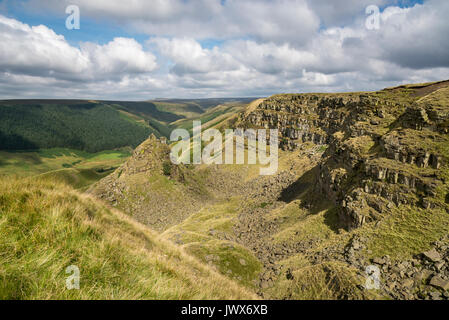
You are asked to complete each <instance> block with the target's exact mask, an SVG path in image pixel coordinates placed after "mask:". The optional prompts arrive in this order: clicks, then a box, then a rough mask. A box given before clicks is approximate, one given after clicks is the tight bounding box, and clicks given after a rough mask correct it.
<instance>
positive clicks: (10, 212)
mask: <svg viewBox="0 0 449 320" xmlns="http://www.w3.org/2000/svg"><path fill="white" fill-rule="evenodd" d="M71 265H75V266H77V267H78V268H79V269H80V289H79V290H68V289H67V288H66V279H67V277H68V276H69V274H66V273H65V270H66V268H67V267H68V266H71ZM252 298H256V296H255V295H254V294H252V293H251V292H249V291H247V290H246V289H244V288H242V287H240V286H239V285H238V284H236V283H234V282H233V281H231V280H229V279H228V278H226V277H224V276H222V275H219V274H218V273H217V272H215V271H213V270H212V269H210V268H209V267H207V266H205V265H203V264H201V263H200V262H199V261H197V260H195V259H194V258H193V257H191V256H189V255H187V254H186V253H184V252H183V251H182V250H181V249H179V248H177V247H175V246H174V245H173V244H171V243H169V242H166V241H163V240H161V239H158V237H157V236H156V234H155V233H153V231H151V230H149V229H148V228H146V227H144V226H142V225H140V224H138V223H137V222H135V221H133V220H131V219H130V218H128V217H127V216H125V215H124V214H122V213H120V212H118V211H115V210H111V209H108V208H106V207H105V206H104V205H103V204H101V203H99V202H98V201H97V200H94V199H93V198H90V197H89V196H86V195H83V194H80V193H78V192H76V191H74V190H73V189H71V188H70V187H68V186H66V185H64V184H61V183H58V182H55V181H51V180H48V179H42V178H39V179H36V178H34V179H30V178H28V179H15V178H7V179H3V180H2V181H0V299H252Z"/></svg>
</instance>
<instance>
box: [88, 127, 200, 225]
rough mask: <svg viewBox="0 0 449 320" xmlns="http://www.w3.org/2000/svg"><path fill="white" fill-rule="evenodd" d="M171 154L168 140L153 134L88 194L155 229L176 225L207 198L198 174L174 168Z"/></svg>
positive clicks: (185, 169)
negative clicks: (166, 141)
mask: <svg viewBox="0 0 449 320" xmlns="http://www.w3.org/2000/svg"><path fill="white" fill-rule="evenodd" d="M169 155H170V148H169V146H168V145H167V144H166V143H165V141H161V140H159V139H157V138H156V137H155V136H154V135H152V136H151V137H150V138H149V139H148V140H147V141H145V142H144V143H142V144H141V145H140V146H139V147H137V148H136V149H135V151H134V153H133V156H132V157H131V158H130V159H129V160H128V161H127V162H125V163H124V164H123V165H122V166H121V167H120V168H118V169H117V170H116V171H115V172H114V173H113V174H111V175H109V176H107V177H106V178H104V179H102V180H101V181H99V182H98V183H96V184H95V185H93V186H92V187H91V188H90V189H89V190H88V192H89V193H91V194H93V195H95V196H96V197H98V198H100V199H102V200H104V201H106V202H107V203H109V204H110V205H111V206H113V207H117V208H120V209H122V210H123V211H124V212H126V213H127V214H129V215H130V216H132V217H134V218H135V219H136V220H138V221H139V222H141V223H144V224H147V225H149V226H151V227H152V228H154V229H156V230H164V229H166V228H168V227H170V226H173V225H175V224H177V223H179V222H180V221H182V220H183V219H185V218H187V217H188V216H189V215H190V214H191V213H192V212H196V211H198V210H199V209H200V208H201V205H202V203H204V202H205V201H207V200H206V199H207V196H208V195H207V194H205V193H203V192H202V188H203V187H202V185H201V181H199V180H198V179H196V177H195V176H194V174H195V173H194V172H193V171H192V170H190V169H188V168H186V167H185V166H183V165H180V166H175V165H172V164H171V162H170V160H169Z"/></svg>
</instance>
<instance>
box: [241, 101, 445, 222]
mask: <svg viewBox="0 0 449 320" xmlns="http://www.w3.org/2000/svg"><path fill="white" fill-rule="evenodd" d="M448 114H449V113H448V112H447V110H446V112H445V111H444V108H442V107H441V106H440V107H439V108H435V107H432V104H429V103H427V104H426V105H422V103H421V104H420V103H417V102H413V101H411V100H410V102H407V101H405V102H401V103H398V102H395V99H392V98H391V97H389V96H388V95H386V93H383V92H380V93H373V94H339V95H326V94H320V95H318V94H303V95H279V96H274V97H272V98H270V99H267V100H265V101H264V102H263V103H261V104H260V105H259V106H258V108H257V109H255V110H253V111H252V112H251V113H249V114H242V115H241V117H240V119H239V121H238V124H237V125H238V126H243V127H251V128H266V129H269V128H277V129H279V134H280V137H279V141H280V145H281V147H282V148H283V149H284V150H295V149H297V148H298V147H299V146H301V145H302V144H304V143H306V142H308V143H314V144H316V145H327V146H329V147H328V149H327V151H326V153H325V154H324V156H323V159H322V161H321V162H320V163H319V171H318V172H319V173H318V177H317V181H318V182H317V186H316V192H319V193H323V194H325V195H326V197H327V198H328V199H331V200H333V201H334V203H335V204H336V205H338V206H339V207H340V211H341V214H340V217H341V222H342V223H343V224H344V225H345V226H346V227H347V228H350V229H351V228H357V227H360V226H362V225H364V224H365V223H367V222H369V221H373V220H375V219H378V218H379V217H381V216H382V215H383V214H385V213H386V212H388V210H389V209H390V208H391V206H393V205H394V206H400V205H420V206H421V207H423V208H426V209H428V208H433V207H435V206H438V200H435V199H434V198H436V197H437V191H436V190H437V189H438V186H440V185H441V183H442V179H440V178H439V177H438V175H437V172H438V170H440V169H441V168H442V166H445V165H446V157H447V154H445V153H444V152H443V151H444V150H446V149H445V144H449V141H448V137H447V136H442V135H441V126H442V124H444V123H446V122H447V121H448V119H449V118H448ZM375 197H378V198H379V199H375Z"/></svg>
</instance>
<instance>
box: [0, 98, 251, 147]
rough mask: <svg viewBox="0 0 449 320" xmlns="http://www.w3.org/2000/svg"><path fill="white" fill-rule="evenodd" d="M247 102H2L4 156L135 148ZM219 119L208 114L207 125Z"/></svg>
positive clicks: (0, 125)
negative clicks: (227, 106)
mask: <svg viewBox="0 0 449 320" xmlns="http://www.w3.org/2000/svg"><path fill="white" fill-rule="evenodd" d="M249 100H250V99H248V98H244V99H229V98H225V99H204V100H201V99H200V100H185V99H184V100H157V101H143V102H132V101H88V100H4V101H0V150H8V151H14V150H37V149H48V148H71V149H76V150H82V151H87V152H99V151H104V150H111V149H116V148H121V147H126V146H129V147H132V148H135V147H136V146H138V145H139V144H140V143H142V142H143V141H144V140H145V139H146V138H148V136H149V135H150V134H151V133H154V134H155V135H156V136H158V137H160V136H169V135H170V132H171V130H172V129H174V128H176V127H178V123H179V121H185V123H189V122H190V123H191V121H192V120H193V119H198V118H201V117H202V115H204V114H207V113H208V110H209V109H211V108H214V107H216V106H219V105H224V104H230V103H233V104H242V103H245V102H246V101H249ZM219 115H221V114H220V113H211V114H207V120H208V121H209V120H212V119H213V118H214V117H216V116H219Z"/></svg>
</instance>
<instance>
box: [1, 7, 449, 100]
mask: <svg viewBox="0 0 449 320" xmlns="http://www.w3.org/2000/svg"><path fill="white" fill-rule="evenodd" d="M69 2H70V4H77V5H79V6H80V10H81V16H82V19H96V21H97V22H98V23H102V22H104V21H107V22H108V23H114V24H115V25H117V26H120V27H122V28H125V29H127V30H133V32H135V33H139V34H146V38H147V40H146V41H144V42H138V41H137V40H135V39H133V38H132V37H131V36H130V37H127V38H124V37H116V38H113V39H111V40H109V41H108V42H106V43H105V44H102V45H100V44H97V43H93V42H81V43H80V44H79V46H74V45H73V44H70V43H69V42H68V41H67V40H66V39H65V38H64V37H63V36H62V35H58V34H56V33H55V32H54V31H53V30H52V29H51V28H50V27H49V26H44V25H39V26H29V25H28V24H25V23H23V22H20V21H18V20H16V19H12V18H7V17H5V16H1V15H0V43H2V44H5V45H2V48H0V97H5V98H6V97H8V98H13V97H20V96H27V97H28V96H35V95H36V97H39V96H42V95H44V96H55V95H58V97H60V96H61V94H66V95H67V97H68V98H114V99H120V98H122V99H132V100H139V99H147V98H152V97H212V96H266V95H270V94H274V93H279V92H310V91H349V90H374V89H379V88H383V87H386V86H390V85H395V84H398V83H408V82H422V81H433V80H440V79H447V78H449V42H447V40H446V38H447V34H449V20H448V19H447V16H449V3H448V2H447V1H446V0H427V1H424V3H423V4H414V5H411V6H409V7H403V6H398V5H397V4H398V3H397V2H398V1H392V0H391V1H390V0H369V1H368V0H366V1H365V0H342V1H338V5H337V4H336V3H337V2H336V1H324V0H323V1H322V0H314V1H312V0H266V1H251V0H225V1H224V0H198V1H192V0H190V1H189V0H154V1H143V0H134V1H133V2H132V4H133V5H124V4H123V2H122V1H116V0H108V1H106V0H100V1H87V0H70V1H65V0H64V1H55V0H39V1H38V3H39V5H40V7H41V8H42V7H43V8H44V10H49V11H50V12H52V10H54V11H55V12H56V11H58V10H60V11H61V12H64V9H65V6H66V5H67V4H69ZM401 2H402V1H401ZM36 3H37V1H36V0H30V1H29V2H27V4H28V7H27V8H28V10H31V11H33V10H34V11H35V10H37V7H33V4H36ZM371 4H377V5H381V6H383V10H382V12H381V16H380V28H379V29H378V30H368V29H367V28H366V27H365V20H366V18H367V16H366V14H365V8H366V6H367V5H371ZM30 8H31V9H30ZM19 84H20V86H21V89H22V90H17V86H18V85H19ZM49 87H51V88H55V87H56V88H58V91H55V90H53V89H48V88H49Z"/></svg>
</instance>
